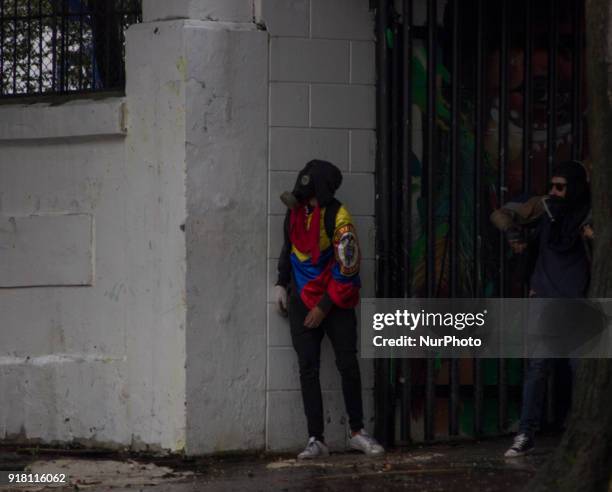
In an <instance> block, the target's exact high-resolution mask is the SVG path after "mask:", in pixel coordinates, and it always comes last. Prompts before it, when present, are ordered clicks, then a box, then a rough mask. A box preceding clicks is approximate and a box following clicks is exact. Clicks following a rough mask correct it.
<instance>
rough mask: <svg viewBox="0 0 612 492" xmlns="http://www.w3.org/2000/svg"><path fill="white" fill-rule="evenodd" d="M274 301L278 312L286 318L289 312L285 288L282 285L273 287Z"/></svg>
mask: <svg viewBox="0 0 612 492" xmlns="http://www.w3.org/2000/svg"><path fill="white" fill-rule="evenodd" d="M274 302H275V304H276V310H277V311H278V313H279V314H280V315H281V316H283V317H285V318H286V317H287V315H288V314H289V313H288V311H287V289H285V288H284V287H283V286H282V285H277V286H275V287H274Z"/></svg>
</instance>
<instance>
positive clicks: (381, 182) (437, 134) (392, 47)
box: [376, 0, 583, 444]
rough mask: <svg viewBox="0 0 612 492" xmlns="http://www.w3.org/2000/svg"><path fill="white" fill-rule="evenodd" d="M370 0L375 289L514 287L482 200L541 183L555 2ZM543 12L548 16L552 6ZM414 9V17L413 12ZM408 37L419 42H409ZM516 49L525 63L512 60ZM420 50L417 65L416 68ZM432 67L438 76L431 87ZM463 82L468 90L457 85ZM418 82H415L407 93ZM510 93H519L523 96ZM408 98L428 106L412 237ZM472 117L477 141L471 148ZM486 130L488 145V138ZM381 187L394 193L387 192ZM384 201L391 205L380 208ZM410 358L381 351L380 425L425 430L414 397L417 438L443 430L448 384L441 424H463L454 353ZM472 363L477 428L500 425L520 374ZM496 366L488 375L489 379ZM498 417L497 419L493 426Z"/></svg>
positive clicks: (577, 3)
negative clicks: (373, 21)
mask: <svg viewBox="0 0 612 492" xmlns="http://www.w3.org/2000/svg"><path fill="white" fill-rule="evenodd" d="M417 2H420V4H418V5H417ZM582 3H583V2H582V0H568V5H571V8H572V9H573V10H572V11H573V12H574V13H575V15H574V18H573V19H572V20H571V21H570V22H571V24H572V25H573V27H572V35H573V38H574V39H573V42H574V48H575V52H574V53H572V54H571V56H572V67H573V75H572V79H571V97H572V100H571V111H572V115H571V123H572V130H571V131H572V149H571V152H572V156H574V157H579V156H581V153H582V150H581V145H582V142H581V140H582V132H583V129H582V120H581V110H582V91H583V86H582V84H583V74H582V55H581V53H582V52H581V49H582V47H581V43H583V40H582V34H583V26H582V24H581V22H582V20H581V18H582V15H583V14H582ZM377 5H378V20H377V32H378V34H377V36H378V39H379V45H378V57H377V60H378V70H379V73H378V80H379V85H380V83H381V81H385V84H386V85H385V87H386V89H387V91H383V90H381V88H380V87H379V91H378V104H379V108H378V116H379V127H378V137H379V142H378V143H379V149H378V159H379V161H378V167H377V207H378V208H377V227H378V243H377V255H378V268H379V269H378V275H379V277H378V279H377V287H378V290H377V292H378V295H381V296H382V295H384V296H389V295H390V294H391V295H397V296H398V297H405V298H407V297H411V296H413V295H415V292H413V291H412V285H413V284H414V285H417V286H418V288H423V290H422V291H420V293H421V295H423V294H424V295H426V296H428V297H434V296H436V295H438V294H439V293H440V292H448V295H449V296H450V297H456V296H462V295H472V296H473V297H484V296H487V295H497V296H500V297H503V296H505V295H510V294H509V293H510V292H516V291H517V289H515V288H514V287H516V286H514V285H513V284H511V281H513V280H515V278H514V277H515V275H514V274H513V271H512V269H511V268H510V267H509V265H507V264H506V253H507V251H506V245H505V239H504V237H503V236H500V237H498V238H497V237H496V236H495V234H496V232H495V231H494V229H493V228H492V227H491V226H490V224H489V222H488V220H489V219H488V217H489V214H490V212H491V211H492V209H491V206H495V204H496V205H497V206H499V205H501V204H503V203H504V201H505V200H506V199H507V194H508V191H509V190H511V191H512V192H513V193H515V192H517V191H519V190H522V191H523V192H529V191H532V188H534V187H535V186H538V185H539V186H541V185H542V183H541V182H540V181H541V180H542V179H543V174H544V170H545V167H546V168H547V170H548V168H549V167H550V163H551V162H553V161H554V159H555V157H556V156H555V154H556V148H557V146H556V138H557V135H556V132H557V130H556V129H555V127H556V126H557V125H558V122H557V113H558V109H559V108H558V106H560V104H561V103H560V102H559V101H561V99H559V98H560V97H561V96H559V98H558V97H556V92H557V90H558V87H561V86H560V85H558V84H559V83H560V82H558V80H557V77H558V75H557V72H558V71H559V67H561V66H562V65H559V63H561V62H556V58H557V57H558V56H559V49H560V48H557V46H556V45H553V43H552V41H553V40H556V41H558V39H559V29H560V24H559V22H560V21H559V18H560V12H561V8H562V7H559V8H557V6H553V5H552V3H549V2H547V3H546V5H545V8H546V9H547V10H546V12H545V15H546V18H544V17H543V10H542V8H541V6H540V5H535V4H533V3H532V2H529V1H528V0H524V1H522V2H520V3H518V4H514V3H510V1H509V0H500V2H499V3H498V4H496V5H495V6H493V5H491V4H488V3H486V0H473V1H472V2H468V3H461V1H460V0H449V1H448V2H446V3H444V5H445V8H447V9H449V10H448V11H446V12H445V13H444V15H443V16H442V15H439V14H441V13H439V12H437V9H438V8H439V6H440V5H442V3H441V2H439V1H437V0H402V2H400V3H399V4H398V3H397V2H395V5H396V6H397V5H401V12H399V13H398V12H395V11H394V10H393V6H392V2H390V0H378V4H377ZM515 7H516V8H515ZM552 13H554V18H551V16H550V15H549V14H552ZM416 17H418V19H419V24H418V25H414V22H415V18H416ZM440 19H443V25H439V24H438V23H439V21H440ZM400 21H401V22H400ZM466 26H470V27H466ZM470 30H471V31H470ZM536 33H537V37H536ZM544 33H545V35H543V34H544ZM563 33H564V34H566V31H563ZM415 39H417V40H418V42H419V43H422V44H418V45H416V47H415ZM556 44H559V43H556ZM559 46H562V45H560V44H559ZM547 50H548V63H549V67H553V65H554V67H553V68H554V71H553V73H554V74H555V75H554V76H552V75H549V76H548V79H543V80H544V82H545V83H544V84H541V85H536V84H537V83H538V82H539V81H540V80H542V78H540V79H539V80H536V79H537V75H538V73H541V70H542V65H543V64H544V63H546V62H545V60H546V54H547ZM521 53H522V55H523V60H522V62H521V63H522V66H520V65H521V64H517V57H519V56H520V54H521ZM383 62H384V63H383ZM416 63H419V64H421V63H422V65H419V66H417V67H416V68H415V66H414V65H415V64H416ZM466 63H473V65H472V66H470V65H466ZM517 66H518V67H519V68H520V69H521V71H522V74H521V75H520V76H521V77H522V79H523V80H522V82H521V81H519V82H517V74H516V73H515V72H511V70H516V69H517ZM511 67H512V68H511ZM421 70H422V72H420V71H421ZM536 70H537V72H536ZM470 73H472V75H473V79H472V80H473V85H471V86H469V88H468V86H467V85H466V86H464V81H466V80H467V78H466V77H468V74H470ZM421 76H424V78H423V79H422V81H423V85H422V86H420V85H419V86H415V87H413V84H414V77H421ZM419 80H420V79H419ZM495 80H497V83H498V85H497V87H496V86H495V85H494V84H495ZM441 81H442V87H439V84H440V82H441ZM464 89H465V91H464ZM536 89H537V96H536V92H535V91H536ZM413 90H414V92H413ZM464 93H465V94H466V95H468V94H469V96H464ZM414 94H418V96H417V99H416V100H415V101H413V98H414ZM519 96H522V98H523V99H522V101H520V102H518V101H519V99H518V97H519ZM546 96H547V100H546V99H545V97H546ZM464 97H471V98H472V99H471V100H470V99H464ZM557 99H558V100H557ZM563 101H565V99H563ZM413 104H414V105H415V107H418V108H419V109H420V112H421V114H422V115H423V121H422V123H423V124H422V130H423V132H422V138H423V155H422V161H421V164H422V165H421V168H420V169H421V172H422V175H421V189H420V200H421V204H422V207H423V209H422V214H423V215H424V219H425V222H424V223H423V224H422V232H421V234H422V236H421V237H413V234H414V233H415V231H414V230H413V229H412V216H413V214H414V213H415V212H416V211H414V210H412V203H413V202H412V200H413V197H412V185H413V181H412V175H413V172H416V170H413V169H411V167H412V161H413V159H415V154H414V153H413V150H414V149H413V144H414V142H413V139H414V138H421V134H420V133H416V132H415V133H413V132H414V131H415V129H414V127H413V123H414V122H413V121H412V115H413ZM492 104H493V105H492ZM544 105H546V109H547V114H546V115H545V122H544V124H545V125H546V126H547V129H546V130H545V131H544V127H543V126H542V124H541V123H542V117H543V115H542V112H541V111H540V106H542V107H544ZM446 110H448V112H446ZM470 112H471V113H470ZM520 113H522V117H521V115H520ZM472 117H473V120H470V118H472ZM381 118H384V119H385V121H384V122H383V121H382V120H381ZM538 121H539V122H540V124H539V125H538V126H537V127H536V126H535V123H534V122H538ZM496 123H497V128H496V126H495V124H496ZM517 124H522V128H521V129H520V130H518V129H517V128H516V125H517ZM472 130H473V148H471V150H470V132H471V131H472ZM536 131H537V132H538V133H537V134H536V133H534V132H536ZM494 132H497V133H496V134H495V133H494ZM510 132H512V141H510ZM544 132H546V139H545V140H546V144H547V147H546V149H544V148H543V147H540V146H538V147H537V149H539V150H537V149H536V147H535V146H534V145H535V143H536V142H539V141H540V138H541V136H540V135H542V136H543V134H544ZM536 135H537V136H536ZM496 137H497V141H496ZM517 138H518V139H520V140H517ZM536 138H537V139H538V140H536ZM462 139H465V140H462ZM447 142H448V145H446V144H447ZM494 142H496V145H497V148H495V149H493V145H492V144H493V143H494ZM517 142H520V143H518V144H517ZM511 143H512V147H511V146H510V144H511ZM518 145H521V146H522V147H521V148H520V153H517V152H516V151H517V149H518ZM511 149H512V151H513V153H512V155H511ZM534 149H536V150H534ZM447 151H448V153H447ZM470 152H473V153H470ZM551 155H552V158H551ZM540 157H541V158H542V160H541V162H540V161H538V162H539V163H540V167H536V158H540ZM544 157H545V158H546V160H544ZM472 165H473V167H472ZM471 169H473V170H471ZM548 172H549V171H548ZM470 173H471V176H472V177H471V178H469V176H470ZM519 173H520V180H518V178H519ZM538 173H539V174H538ZM536 178H537V179H538V182H537V183H536V182H535V179H536ZM463 179H472V181H471V183H472V184H473V187H474V201H473V206H472V208H471V209H465V210H464V209H463V208H461V207H463V206H464V205H463V202H462V200H461V198H462V193H463V189H464V185H465V184H466V183H465V182H463V181H462V180H463ZM447 180H448V181H447ZM517 180H518V181H517ZM415 183H416V182H415ZM440 183H443V184H442V185H441V184H440ZM449 184H450V185H449ZM492 184H493V186H491V185H492ZM447 185H449V186H448V187H447ZM387 193H395V194H399V195H400V196H385V194H387ZM487 193H492V194H494V195H495V197H494V198H495V199H493V197H492V195H490V196H489V197H488V198H487ZM447 194H448V196H447ZM440 199H442V200H445V201H446V200H448V204H449V209H448V221H449V231H448V237H447V238H446V243H447V246H445V248H444V251H443V252H442V251H438V250H439V249H441V248H440V247H439V244H441V241H440V239H439V238H438V240H436V236H435V234H436V233H439V232H440V229H439V228H438V227H437V226H438V225H439V224H440V221H441V217H439V213H438V212H439V210H442V207H440V205H439V200H440ZM465 203H470V201H469V200H468V201H466V202H465ZM385 207H386V212H382V209H384V208H385ZM470 214H471V219H472V220H473V223H472V225H471V227H473V229H472V231H471V234H473V235H472V237H471V239H470V240H469V241H470V242H465V243H462V242H461V241H463V240H464V239H466V238H465V236H464V234H465V232H466V231H465V230H464V229H462V227H463V226H462V223H461V221H462V220H464V218H466V217H468V216H470ZM385 228H386V229H385ZM389 228H399V231H397V233H395V234H392V233H391V231H390V230H389ZM468 230H469V229H468ZM419 239H422V241H423V242H422V246H423V248H424V258H423V264H422V265H417V266H416V267H418V268H422V270H420V271H419V273H420V272H421V271H422V272H423V273H424V283H423V284H419V283H418V282H419V279H420V277H416V278H413V275H415V273H416V267H415V265H411V254H413V253H414V252H413V251H412V250H411V248H412V246H413V245H414V244H416V242H417V241H418V240H419ZM495 239H498V241H499V242H497V241H495ZM466 241H467V239H466ZM467 245H469V247H466V246H467ZM447 253H448V257H450V263H448V264H445V260H442V261H440V258H441V257H444V258H446V257H447ZM468 265H469V266H468ZM466 266H467V269H466V268H465V267H466ZM447 269H448V270H447ZM470 269H471V270H470ZM392 271H395V272H397V275H396V274H393V273H392ZM447 275H448V277H447ZM446 278H448V280H449V283H448V291H445V286H441V285H442V283H444V282H445V281H446ZM465 279H469V284H464V283H463V282H464V280H465ZM485 282H486V289H485ZM466 285H471V289H472V290H471V291H470V290H468V288H467V286H466ZM524 293H525V291H524ZM413 362H414V361H412V360H406V359H403V360H402V361H401V362H400V363H398V364H397V365H395V366H394V365H391V364H390V363H389V361H378V362H377V379H376V384H377V390H376V391H377V405H378V406H377V412H379V413H377V429H378V434H377V435H379V437H380V436H384V439H385V440H386V442H387V443H388V442H390V441H395V442H396V443H398V442H399V443H401V444H405V443H408V442H410V440H411V439H412V436H413V434H414V435H420V434H421V432H420V431H421V429H420V428H419V429H414V422H415V420H412V422H411V415H410V412H411V406H414V407H415V408H417V407H419V406H420V405H421V404H422V405H423V409H424V411H423V413H422V416H423V417H422V422H420V423H419V424H421V423H422V426H423V427H422V435H423V438H424V440H425V441H432V440H434V439H435V438H440V437H443V436H444V435H445V431H444V430H442V428H441V427H440V426H439V421H438V422H436V421H437V420H438V419H436V415H438V417H439V416H440V412H439V410H442V409H440V408H439V407H438V404H439V402H441V401H442V395H443V394H444V395H448V435H449V436H450V437H453V436H457V435H459V434H460V433H461V432H462V431H465V428H464V427H463V424H465V422H466V421H467V420H464V417H467V415H465V414H464V413H463V412H464V411H466V409H467V408H469V403H468V404H467V405H465V404H464V403H467V401H468V400H467V399H466V400H465V402H464V400H462V398H463V397H464V396H465V395H468V393H467V392H465V393H464V392H463V390H465V389H466V388H465V387H463V386H462V384H461V383H462V382H463V381H462V379H461V376H462V373H463V369H464V365H463V362H461V363H459V361H457V360H450V361H449V363H448V364H446V363H445V362H446V361H444V362H443V363H442V364H441V365H438V364H437V361H436V360H435V359H432V358H430V359H426V360H421V361H418V362H416V364H414V363H413ZM492 362H493V361H492ZM440 368H441V369H440ZM446 368H448V392H447V393H445V390H446V388H442V387H439V388H438V381H439V380H440V379H441V378H438V376H439V374H438V373H439V372H440V371H446ZM472 369H473V372H472V375H473V379H472V391H471V396H472V397H473V429H472V431H473V434H474V436H483V435H485V434H486V433H491V432H494V433H506V432H507V429H508V423H509V418H508V417H509V408H510V407H509V405H511V404H512V405H517V404H518V403H519V402H518V398H519V396H518V393H517V392H516V391H514V389H518V388H515V385H516V383H515V382H514V381H515V380H513V379H510V376H511V375H514V374H515V373H514V364H511V363H510V361H506V360H504V359H500V360H498V361H497V365H495V364H488V363H484V361H481V360H473V366H472ZM517 369H518V367H517ZM511 370H512V372H511ZM465 375H467V374H465ZM517 375H518V374H517ZM440 376H442V377H443V376H445V374H440ZM495 376H496V378H497V379H496V383H493V381H494V379H495ZM420 378H422V379H420ZM416 381H419V382H418V383H416ZM493 384H495V386H493ZM554 389H555V388H551V392H550V395H551V396H550V399H549V400H548V401H549V405H548V412H547V413H548V415H549V417H552V413H553V410H555V407H553V406H552V403H555V404H556V402H554V401H553V400H555V399H556V395H554V393H553V390H554ZM557 389H558V388H557ZM437 397H440V399H438V398H437ZM494 402H495V404H493V403H494ZM398 406H399V415H400V419H399V423H400V425H399V429H397V430H398V432H397V433H396V432H395V431H396V429H395V428H394V422H395V417H396V412H395V411H396V410H398V408H397V407H398ZM495 417H497V418H495ZM468 418H469V417H468ZM495 422H497V429H496V430H493V431H492V428H494V427H495V425H494V424H495ZM460 424H461V425H460ZM468 432H470V431H469V430H468ZM398 439H399V441H398Z"/></svg>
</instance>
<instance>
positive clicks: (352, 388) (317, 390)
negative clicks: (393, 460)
mask: <svg viewBox="0 0 612 492" xmlns="http://www.w3.org/2000/svg"><path fill="white" fill-rule="evenodd" d="M341 183H342V173H341V172H340V170H339V169H338V168H337V167H336V166H334V165H333V164H331V163H330V162H327V161H321V160H313V161H310V162H309V163H308V164H306V166H305V167H304V169H302V171H300V173H299V174H298V176H297V180H296V183H295V186H294V188H293V191H291V192H289V191H286V192H284V193H283V194H282V195H281V200H282V201H283V203H284V204H285V205H286V206H287V208H288V210H287V213H286V216H285V224H284V242H283V248H282V251H281V254H280V258H279V261H278V280H277V282H276V286H275V289H274V290H275V297H276V304H277V306H278V310H279V312H280V313H281V314H283V315H285V316H287V315H288V317H289V322H290V327H291V339H292V342H293V347H294V348H295V351H296V353H297V357H298V363H299V368H300V385H301V389H302V399H303V402H304V413H305V414H306V420H307V423H308V436H309V439H308V443H307V444H306V448H305V449H304V450H303V451H302V452H301V453H300V454H299V455H298V458H299V459H311V458H319V457H323V456H327V455H328V454H329V450H328V448H327V445H326V444H325V439H324V437H323V430H324V429H323V427H324V418H323V399H322V395H321V385H320V382H319V359H320V355H321V341H322V339H323V336H324V335H327V336H328V337H329V339H330V341H331V343H332V347H333V349H334V353H335V355H336V365H337V367H338V370H339V372H340V375H341V378H342V392H343V395H344V402H345V406H346V410H347V413H348V416H349V425H350V428H351V436H350V439H349V445H350V447H351V448H353V449H357V450H359V451H362V452H364V453H366V454H367V455H380V454H382V453H384V449H383V448H382V446H381V445H380V444H378V443H377V442H376V440H375V439H374V438H373V437H371V436H370V435H368V433H367V432H366V431H365V430H364V429H363V409H362V401H361V377H360V373H359V362H358V359H357V319H356V316H355V305H356V304H357V303H358V302H359V288H360V286H361V282H360V280H359V262H360V252H359V243H358V240H357V233H356V231H355V227H354V224H353V220H352V218H351V216H350V214H349V212H348V210H347V209H346V207H345V206H344V205H342V204H341V203H340V202H338V200H336V199H335V197H334V194H335V192H336V190H337V189H338V188H339V187H340V184H341Z"/></svg>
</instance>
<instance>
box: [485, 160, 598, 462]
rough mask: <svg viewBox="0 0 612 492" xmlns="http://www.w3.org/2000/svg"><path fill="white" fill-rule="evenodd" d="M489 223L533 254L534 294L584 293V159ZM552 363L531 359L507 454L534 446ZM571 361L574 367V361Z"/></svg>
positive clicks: (557, 171)
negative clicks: (540, 194) (515, 431)
mask: <svg viewBox="0 0 612 492" xmlns="http://www.w3.org/2000/svg"><path fill="white" fill-rule="evenodd" d="M491 221H492V222H493V224H494V225H495V226H496V227H497V228H498V229H500V230H502V231H504V232H505V233H506V238H507V239H508V242H509V244H510V247H511V249H512V251H513V252H514V253H516V254H522V255H529V256H531V257H532V258H531V260H529V259H528V260H527V261H526V263H527V264H531V265H532V268H531V269H530V272H529V286H530V291H529V296H530V297H538V298H573V299H577V298H583V297H585V296H586V294H587V289H588V286H589V280H590V242H589V241H591V240H592V239H593V237H594V232H593V228H592V226H591V197H590V191H589V185H588V181H587V174H586V170H585V168H584V166H583V165H582V164H581V163H579V162H577V161H568V162H564V163H561V164H559V165H557V166H556V167H555V168H554V169H553V171H552V177H551V180H550V191H549V194H548V195H546V196H544V197H532V198H530V199H528V200H526V201H524V202H510V203H507V204H506V205H504V207H502V208H501V209H499V210H496V211H495V212H493V214H492V215H491ZM553 306H554V304H553ZM557 306H559V304H557ZM530 316H531V315H530ZM531 317H533V318H537V319H532V320H530V322H531V323H536V324H537V323H538V322H541V320H542V319H543V318H542V317H536V316H531ZM538 320H540V321H538ZM550 363H551V360H550V359H541V358H532V359H530V360H529V364H528V366H527V372H526V374H525V381H524V385H523V403H522V410H521V420H520V424H519V432H518V434H517V436H516V437H515V439H514V443H513V444H512V446H511V447H510V449H508V450H507V451H506V453H505V456H506V457H516V456H522V455H524V454H526V453H528V452H530V451H531V450H532V449H533V447H534V435H535V431H536V430H537V428H538V426H539V422H540V418H541V415H542V409H543V403H544V394H545V390H546V380H547V376H548V372H549V370H550ZM570 363H571V364H572V369H574V361H570Z"/></svg>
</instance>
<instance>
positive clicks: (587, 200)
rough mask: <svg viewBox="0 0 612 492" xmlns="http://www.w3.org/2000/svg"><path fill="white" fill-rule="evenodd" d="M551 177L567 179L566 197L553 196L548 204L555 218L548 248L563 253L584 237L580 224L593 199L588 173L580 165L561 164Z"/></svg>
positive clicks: (570, 162) (574, 163) (575, 163)
mask: <svg viewBox="0 0 612 492" xmlns="http://www.w3.org/2000/svg"><path fill="white" fill-rule="evenodd" d="M552 176H559V177H563V178H565V179H566V180H567V192H566V197H565V198H558V197H555V196H550V197H548V199H547V202H546V203H547V205H548V208H549V210H550V212H551V214H552V216H553V218H554V220H551V226H550V236H549V238H548V247H549V248H550V249H552V250H554V251H557V252H559V253H563V252H566V251H569V250H570V249H571V248H573V247H574V246H575V244H576V243H577V242H578V241H579V240H581V238H582V236H581V235H580V225H581V224H582V221H583V220H584V219H585V217H586V216H587V214H588V213H589V210H590V208H591V196H590V193H589V187H588V183H587V179H586V171H585V170H584V167H582V165H581V164H579V163H578V162H575V161H568V162H564V163H562V164H559V165H558V166H556V167H555V168H554V169H553V172H552Z"/></svg>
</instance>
